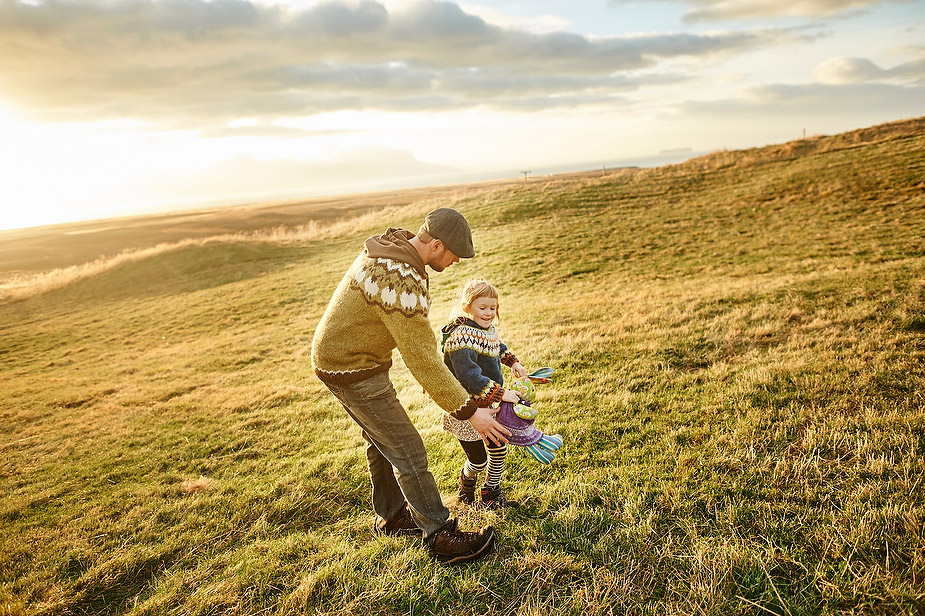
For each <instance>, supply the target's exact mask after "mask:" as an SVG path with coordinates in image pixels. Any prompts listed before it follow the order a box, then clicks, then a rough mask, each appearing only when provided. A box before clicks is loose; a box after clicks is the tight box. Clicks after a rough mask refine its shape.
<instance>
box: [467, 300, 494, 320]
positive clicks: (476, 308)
mask: <svg viewBox="0 0 925 616" xmlns="http://www.w3.org/2000/svg"><path fill="white" fill-rule="evenodd" d="M466 312H468V313H469V316H470V317H472V320H473V321H475V322H476V323H478V324H479V325H481V326H482V327H488V326H489V325H491V322H492V321H494V320H495V315H497V314H498V300H496V299H495V298H493V297H478V298H476V299H474V300H472V303H470V304H469V307H468V308H467V309H466Z"/></svg>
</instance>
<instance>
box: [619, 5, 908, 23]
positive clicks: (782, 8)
mask: <svg viewBox="0 0 925 616" xmlns="http://www.w3.org/2000/svg"><path fill="white" fill-rule="evenodd" d="M627 1H636V0H611V4H623V3H625V2H627ZM655 1H662V0H655ZM910 1H912V0H788V1H786V2H782V1H781V0H681V2H683V3H684V4H688V5H691V6H693V7H694V8H692V9H691V10H690V11H688V12H687V13H685V14H684V17H683V21H684V22H685V23H699V22H706V21H713V22H715V21H735V20H745V19H768V18H775V17H827V16H830V15H838V14H841V13H847V12H849V11H856V10H859V9H863V8H866V7H869V6H874V5H877V4H884V3H887V2H910Z"/></svg>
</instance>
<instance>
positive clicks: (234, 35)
mask: <svg viewBox="0 0 925 616" xmlns="http://www.w3.org/2000/svg"><path fill="white" fill-rule="evenodd" d="M801 38H802V37H801V36H799V35H797V34H795V33H793V32H790V31H788V30H783V29H755V30H740V31H727V32H712V33H705V34H693V33H669V34H659V33H655V34H649V35H642V36H634V37H608V38H592V37H588V36H583V35H579V34H572V33H568V32H562V31H557V32H548V33H539V34H538V33H535V32H531V31H528V30H518V29H511V28H502V27H499V26H497V25H493V24H490V23H488V22H486V21H485V20H484V19H482V18H481V17H478V16H476V15H471V14H468V13H466V12H465V11H464V10H463V9H462V8H461V7H459V6H457V5H455V4H452V3H448V2H433V1H429V0H425V1H422V2H418V3H414V4H410V5H406V6H404V7H403V8H401V9H396V10H394V11H389V10H388V9H387V8H386V7H385V5H383V4H380V3H378V2H375V1H371V0H366V1H364V2H360V3H346V2H338V1H333V2H325V3H319V4H316V5H312V6H310V7H308V8H304V9H302V10H295V9H287V8H284V7H282V6H273V5H263V4H256V3H252V2H247V1H243V0H214V1H213V2H191V3H183V4H180V3H176V2H170V3H164V2H143V3H141V2H135V1H132V0H115V1H113V2H108V3H106V4H104V5H100V4H99V3H96V2H90V1H89V0H74V1H68V2H64V1H62V0H51V1H48V2H44V3H41V4H39V5H34V4H26V3H23V2H9V1H8V2H4V3H2V4H0V41H2V42H0V89H2V91H3V93H4V95H5V97H6V100H7V101H9V102H12V103H15V104H17V105H18V106H19V107H20V108H22V109H26V110H28V111H29V113H30V114H31V115H32V117H34V118H38V119H42V120H52V121H90V120H98V119H106V118H138V119H142V120H144V121H145V122H150V123H153V124H156V125H158V126H161V127H184V126H189V125H195V126H197V127H200V128H201V127H202V125H203V123H206V124H208V123H217V124H221V125H224V124H227V122H229V121H233V120H234V119H235V118H238V117H241V116H245V115H246V116H254V117H262V118H268V119H272V118H278V117H285V116H298V115H310V114H317V113H324V112H329V111H337V110H343V109H354V110H368V109H378V110H386V111H392V110H399V109H408V110H413V111H432V112H438V111H447V110H459V109H462V108H465V107H467V106H472V105H482V106H486V105H487V106H491V107H495V108H498V109H504V108H509V109H525V108H535V109H540V108H544V107H547V108H553V107H560V106H561V105H562V102H563V100H566V101H567V102H568V104H569V105H582V104H596V103H599V102H600V101H602V100H606V98H607V96H608V95H609V96H613V95H614V94H615V93H618V92H623V91H626V90H628V89H633V88H638V87H640V86H642V85H646V84H647V83H651V80H652V79H653V77H652V76H651V75H647V76H646V77H640V76H638V75H636V74H634V72H638V71H641V70H643V69H645V70H647V71H649V72H651V71H652V70H657V69H658V65H659V63H660V62H662V61H665V60H671V59H675V58H680V57H697V58H720V57H723V56H724V55H730V54H738V53H743V52H746V51H749V50H759V49H764V48H768V47H773V46H775V45H781V44H784V43H790V44H792V43H794V42H795V41H798V40H800V39H801ZM674 78H675V77H673V76H669V75H666V76H664V77H662V79H663V80H671V79H674ZM257 126H268V124H267V123H266V122H264V123H263V124H258V125H257ZM269 130H271V131H273V130H275V129H269ZM251 132H256V129H252V131H251Z"/></svg>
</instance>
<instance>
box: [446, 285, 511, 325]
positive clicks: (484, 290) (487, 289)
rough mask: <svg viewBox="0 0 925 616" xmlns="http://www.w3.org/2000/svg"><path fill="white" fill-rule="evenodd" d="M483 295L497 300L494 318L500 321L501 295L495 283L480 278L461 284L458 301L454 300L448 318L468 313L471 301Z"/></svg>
mask: <svg viewBox="0 0 925 616" xmlns="http://www.w3.org/2000/svg"><path fill="white" fill-rule="evenodd" d="M483 297H489V298H491V299H495V300H498V310H497V312H495V318H496V319H497V320H498V321H499V322H500V321H501V297H500V294H499V293H498V289H497V287H495V285H493V284H491V283H490V282H488V281H487V280H483V279H481V278H475V279H473V280H470V281H469V282H467V283H466V284H465V285H464V286H463V288H462V290H461V291H460V292H459V301H458V302H456V307H455V308H454V309H453V314H451V315H450V318H451V319H454V318H457V317H461V316H465V315H466V314H468V312H469V306H471V305H472V302H474V301H475V300H477V299H481V298H483Z"/></svg>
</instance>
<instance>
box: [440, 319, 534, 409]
mask: <svg viewBox="0 0 925 616" xmlns="http://www.w3.org/2000/svg"><path fill="white" fill-rule="evenodd" d="M441 331H442V332H443V335H444V341H443V361H444V363H445V364H446V365H447V367H448V368H449V369H450V371H451V372H452V373H453V375H454V376H455V377H456V378H457V379H459V382H460V383H462V386H463V388H465V390H466V391H467V392H468V393H469V395H471V396H472V397H473V398H474V399H475V402H476V404H478V406H488V405H490V404H494V403H497V402H501V396H502V395H504V388H503V387H502V385H503V384H504V377H503V376H502V374H501V365H502V364H504V365H505V366H508V367H510V366H513V365H514V364H516V363H517V358H516V357H514V354H513V353H511V352H510V351H508V348H507V346H506V345H505V344H504V343H503V342H501V339H500V338H498V332H497V331H496V330H495V326H494V325H489V326H488V327H487V328H484V327H481V326H480V325H479V324H477V323H476V322H475V321H473V320H472V319H467V318H465V317H460V318H458V319H455V320H454V321H451V322H450V323H448V324H447V325H446V326H444V327H443V329H442V330H441Z"/></svg>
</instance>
